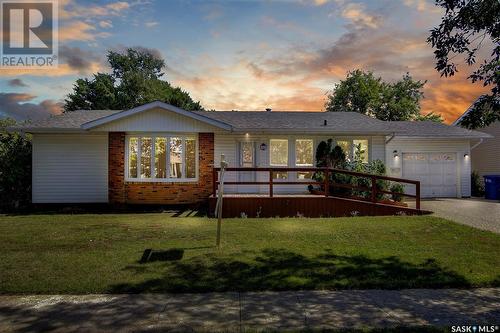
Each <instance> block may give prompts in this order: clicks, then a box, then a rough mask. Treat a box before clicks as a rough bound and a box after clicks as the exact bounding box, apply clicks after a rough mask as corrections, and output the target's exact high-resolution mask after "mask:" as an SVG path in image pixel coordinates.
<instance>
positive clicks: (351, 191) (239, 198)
mask: <svg viewBox="0 0 500 333" xmlns="http://www.w3.org/2000/svg"><path fill="white" fill-rule="evenodd" d="M220 171H221V170H220V168H214V172H213V183H214V188H213V194H212V195H211V196H210V198H209V209H210V213H211V214H213V213H214V212H215V210H216V205H217V199H218V198H217V196H218V193H219V191H220V188H219V187H220V186H221V183H223V185H222V186H235V185H238V186H239V185H245V186H246V185H249V186H255V185H259V186H261V187H262V186H265V187H267V189H268V190H267V191H266V193H228V194H225V193H224V194H223V204H222V216H223V217H242V216H245V217H289V216H303V217H339V216H358V215H359V216H381V215H422V214H426V213H430V212H427V211H423V210H421V209H420V182H418V181H414V180H408V179H401V178H394V177H386V176H378V175H372V174H366V173H359V172H353V171H347V170H338V169H331V168H226V169H225V172H247V173H248V172H267V173H268V174H269V178H268V179H269V181H265V182H263V181H230V182H224V181H219V177H220ZM277 172H279V173H286V172H290V173H293V172H311V173H314V172H321V173H322V175H323V176H324V181H323V182H317V181H314V180H312V179H310V180H296V181H289V180H286V181H277V180H276V179H274V175H275V173H277ZM335 174H343V175H348V176H351V177H357V178H360V179H361V178H367V179H369V180H370V184H371V186H369V187H366V186H358V185H352V184H342V183H338V182H335V181H333V180H334V179H335V177H334V175H335ZM380 180H384V181H390V182H396V183H401V184H410V185H412V186H414V187H415V188H414V189H415V194H410V193H399V192H391V191H387V190H384V189H379V186H378V185H377V181H380ZM284 185H303V186H307V185H313V186H316V187H317V189H316V190H314V191H312V193H304V192H302V193H280V194H275V187H277V186H278V187H280V188H283V186H284ZM338 189H341V190H340V191H338ZM339 192H341V193H342V195H340V194H339ZM361 193H363V195H361ZM394 194H395V195H399V196H402V197H409V198H412V199H415V208H410V207H407V206H406V205H404V204H402V203H399V202H396V201H392V200H382V199H381V196H384V195H385V196H387V195H394Z"/></svg>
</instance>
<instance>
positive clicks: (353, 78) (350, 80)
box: [325, 69, 442, 121]
mask: <svg viewBox="0 0 500 333" xmlns="http://www.w3.org/2000/svg"><path fill="white" fill-rule="evenodd" d="M424 84H425V82H422V81H416V80H414V79H413V78H412V77H411V76H410V74H408V73H407V74H406V75H404V76H403V78H402V79H401V80H399V81H397V82H395V83H389V82H384V81H383V80H382V78H380V77H376V76H375V75H374V74H373V73H372V72H364V71H362V70H360V69H357V70H354V71H352V72H349V73H348V74H347V77H346V79H345V80H341V81H340V83H338V84H336V85H335V87H334V89H333V91H332V93H331V94H330V95H329V96H328V100H327V102H326V104H325V108H326V111H341V112H359V113H363V114H366V115H368V116H371V117H374V118H377V119H380V120H393V121H394V120H432V121H442V119H441V118H440V117H439V116H438V115H435V114H432V113H431V114H430V115H422V114H421V113H420V100H421V99H422V97H423V93H422V88H423V86H424Z"/></svg>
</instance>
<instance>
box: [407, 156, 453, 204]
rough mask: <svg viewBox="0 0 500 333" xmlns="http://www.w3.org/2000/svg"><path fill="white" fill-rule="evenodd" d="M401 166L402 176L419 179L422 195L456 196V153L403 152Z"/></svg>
mask: <svg viewBox="0 0 500 333" xmlns="http://www.w3.org/2000/svg"><path fill="white" fill-rule="evenodd" d="M402 167H403V178H408V179H414V180H419V181H420V185H421V195H422V196H423V197H456V196H457V183H458V182H457V169H458V166H457V154H456V153H428V152H427V153H403V165H402ZM408 190H409V192H410V191H412V190H410V189H408ZM412 192H414V190H413V191H412Z"/></svg>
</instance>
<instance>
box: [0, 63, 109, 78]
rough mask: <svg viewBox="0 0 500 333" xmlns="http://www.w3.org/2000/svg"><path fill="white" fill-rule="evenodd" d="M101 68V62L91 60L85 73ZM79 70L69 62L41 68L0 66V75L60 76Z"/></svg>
mask: <svg viewBox="0 0 500 333" xmlns="http://www.w3.org/2000/svg"><path fill="white" fill-rule="evenodd" d="M101 69H102V64H101V62H92V63H91V64H90V66H89V67H88V69H87V71H86V73H96V72H98V71H100V70H101ZM80 74H82V71H81V70H77V69H75V68H73V67H71V66H70V65H69V64H59V66H57V67H56V68H41V69H17V68H0V76H6V77H8V76H23V75H29V76H50V77H60V76H69V75H80Z"/></svg>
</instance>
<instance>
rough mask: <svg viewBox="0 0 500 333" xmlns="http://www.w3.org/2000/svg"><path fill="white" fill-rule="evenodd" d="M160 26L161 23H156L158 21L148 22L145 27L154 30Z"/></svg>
mask: <svg viewBox="0 0 500 333" xmlns="http://www.w3.org/2000/svg"><path fill="white" fill-rule="evenodd" d="M158 24H160V22H156V21H148V22H146V23H144V25H145V26H146V27H148V28H152V27H155V26H157V25H158Z"/></svg>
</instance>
